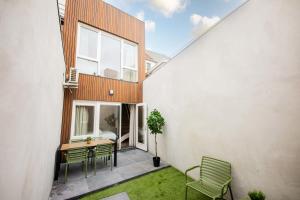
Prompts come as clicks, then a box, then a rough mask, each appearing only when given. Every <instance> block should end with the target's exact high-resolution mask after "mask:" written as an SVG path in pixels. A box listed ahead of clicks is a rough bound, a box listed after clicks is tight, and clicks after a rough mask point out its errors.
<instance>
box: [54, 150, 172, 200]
mask: <svg viewBox="0 0 300 200" xmlns="http://www.w3.org/2000/svg"><path fill="white" fill-rule="evenodd" d="M152 157H153V155H152V154H150V153H148V152H144V151H141V150H138V149H135V150H129V151H125V152H118V166H117V167H113V169H112V171H111V170H110V166H109V165H110V162H108V165H105V164H104V163H103V161H100V160H99V161H98V162H97V173H96V175H95V176H94V173H93V172H94V171H93V167H92V166H91V165H89V167H88V177H87V178H85V177H84V172H83V171H82V169H81V164H80V163H79V164H73V165H70V168H69V171H68V181H67V183H66V184H65V183H64V169H65V165H64V164H62V165H61V169H60V174H59V178H58V181H54V183H53V186H52V191H51V193H50V197H49V199H50V200H60V199H68V198H72V197H76V196H79V195H82V194H85V193H88V192H92V191H95V190H99V189H101V188H104V187H108V186H111V185H114V184H116V183H119V182H121V181H126V180H128V179H130V178H133V177H135V176H140V175H143V174H145V173H148V172H151V171H155V170H157V169H160V168H163V167H166V166H168V165H167V163H165V162H163V161H161V166H160V167H159V168H156V167H153V161H152Z"/></svg>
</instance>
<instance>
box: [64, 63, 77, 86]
mask: <svg viewBox="0 0 300 200" xmlns="http://www.w3.org/2000/svg"><path fill="white" fill-rule="evenodd" d="M78 78H79V73H78V70H77V69H75V68H74V67H70V70H69V79H68V80H67V81H65V82H64V88H78Z"/></svg>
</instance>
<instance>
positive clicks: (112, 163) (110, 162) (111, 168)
mask: <svg viewBox="0 0 300 200" xmlns="http://www.w3.org/2000/svg"><path fill="white" fill-rule="evenodd" d="M112 164H113V163H112V157H111V156H110V171H112Z"/></svg>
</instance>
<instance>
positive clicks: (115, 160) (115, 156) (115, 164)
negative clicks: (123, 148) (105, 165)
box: [114, 141, 118, 167]
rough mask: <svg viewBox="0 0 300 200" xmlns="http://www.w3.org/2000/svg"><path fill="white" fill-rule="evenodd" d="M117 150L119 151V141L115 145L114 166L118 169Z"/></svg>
mask: <svg viewBox="0 0 300 200" xmlns="http://www.w3.org/2000/svg"><path fill="white" fill-rule="evenodd" d="M117 149H118V147H117V141H116V142H115V144H114V166H115V167H116V166H117V160H118V159H117Z"/></svg>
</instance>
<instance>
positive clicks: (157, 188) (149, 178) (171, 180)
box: [82, 167, 200, 200]
mask: <svg viewBox="0 0 300 200" xmlns="http://www.w3.org/2000/svg"><path fill="white" fill-rule="evenodd" d="M189 180H191V179H189ZM121 192H127V193H128V195H129V198H130V199H131V200H153V199H156V200H176V199H178V200H179V199H180V200H182V199H184V196H185V176H184V174H183V173H181V172H180V171H178V170H177V169H175V168H173V167H168V168H166V169H162V170H159V171H157V172H153V173H150V174H148V175H145V176H142V177H139V178H136V179H133V180H130V181H128V182H125V183H121V184H119V185H116V186H113V187H111V188H108V189H105V190H103V191H99V192H95V193H93V194H90V195H88V196H85V197H83V198H82V199H84V200H93V199H95V200H96V199H97V200H99V199H101V198H105V197H109V196H112V195H115V194H118V193H121ZM199 198H200V194H199V193H197V192H196V191H193V190H191V189H189V191H188V199H189V200H193V199H199Z"/></svg>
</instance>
